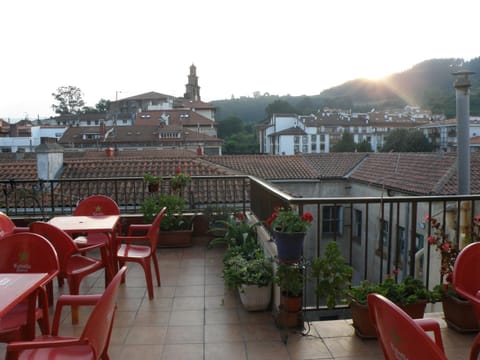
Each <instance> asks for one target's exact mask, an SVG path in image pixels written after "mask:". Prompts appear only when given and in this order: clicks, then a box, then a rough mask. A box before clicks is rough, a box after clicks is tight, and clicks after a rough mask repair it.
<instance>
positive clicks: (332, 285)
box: [311, 241, 353, 309]
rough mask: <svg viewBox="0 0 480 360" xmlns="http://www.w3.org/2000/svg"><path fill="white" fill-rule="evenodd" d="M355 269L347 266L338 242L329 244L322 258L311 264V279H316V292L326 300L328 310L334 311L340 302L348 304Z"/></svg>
mask: <svg viewBox="0 0 480 360" xmlns="http://www.w3.org/2000/svg"><path fill="white" fill-rule="evenodd" d="M352 273H353V268H352V267H351V266H350V265H347V264H345V259H344V258H343V256H341V254H340V249H339V248H338V244H337V242H336V241H331V242H329V243H328V244H327V246H326V248H325V251H324V253H323V255H322V256H321V257H318V258H316V259H314V260H313V261H312V263H311V277H312V278H314V279H316V287H315V292H316V295H317V297H318V298H320V299H321V298H324V299H325V304H326V305H327V308H329V309H333V308H334V307H335V306H336V305H337V303H338V302H341V303H346V302H347V299H346V295H347V290H348V288H349V287H350V281H351V279H352Z"/></svg>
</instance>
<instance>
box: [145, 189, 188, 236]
mask: <svg viewBox="0 0 480 360" xmlns="http://www.w3.org/2000/svg"><path fill="white" fill-rule="evenodd" d="M164 206H166V207H167V210H166V211H165V215H164V216H163V219H162V222H161V224H160V229H161V230H162V231H172V230H186V229H188V228H189V224H188V223H187V222H186V221H185V219H184V216H183V210H184V208H185V200H184V199H183V198H181V197H179V196H178V195H164V194H157V195H152V196H149V197H148V198H146V199H145V200H144V201H143V202H142V204H141V209H142V212H143V217H144V220H145V222H146V223H151V222H152V221H153V219H155V217H156V216H157V214H158V213H159V212H160V210H161V209H162V208H163V207H164Z"/></svg>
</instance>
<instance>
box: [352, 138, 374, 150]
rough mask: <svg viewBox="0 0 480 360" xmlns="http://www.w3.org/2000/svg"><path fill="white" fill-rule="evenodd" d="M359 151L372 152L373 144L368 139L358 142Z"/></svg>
mask: <svg viewBox="0 0 480 360" xmlns="http://www.w3.org/2000/svg"><path fill="white" fill-rule="evenodd" d="M356 149H357V152H372V151H373V150H372V145H371V144H370V143H369V142H368V141H367V140H363V141H362V142H361V143H358V144H356Z"/></svg>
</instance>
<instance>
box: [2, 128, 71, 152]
mask: <svg viewBox="0 0 480 360" xmlns="http://www.w3.org/2000/svg"><path fill="white" fill-rule="evenodd" d="M66 129H67V128H66V127H65V126H58V127H54V126H32V127H31V130H30V136H5V137H0V151H1V152H34V151H35V147H36V146H38V145H40V144H41V139H42V138H55V139H57V140H59V139H60V138H61V137H62V135H63V133H64V132H65V130H66Z"/></svg>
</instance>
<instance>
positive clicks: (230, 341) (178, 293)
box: [0, 239, 474, 360]
mask: <svg viewBox="0 0 480 360" xmlns="http://www.w3.org/2000/svg"><path fill="white" fill-rule="evenodd" d="M158 253H159V259H160V264H161V265H160V267H161V269H160V271H161V277H162V286H161V287H160V288H158V287H156V288H155V299H154V300H152V301H150V300H149V299H148V296H147V294H146V289H145V280H144V275H143V271H142V270H141V268H140V267H139V266H137V265H136V264H132V265H130V267H129V270H128V274H127V283H126V285H122V286H121V290H120V299H119V301H118V311H117V315H116V318H115V324H114V330H113V334H112V340H111V345H110V350H109V353H110V357H111V359H112V360H115V359H118V360H127V359H128V360H132V359H142V360H149V359H162V360H170V359H174V360H184V359H188V360H190V359H191V360H197V359H199V360H200V359H229V360H236V359H238V360H246V359H248V360H260V359H268V360H270V359H382V358H383V355H382V353H381V350H380V347H379V344H378V342H377V341H376V340H361V339H359V338H358V337H357V336H355V335H354V333H353V328H352V326H351V320H337V321H319V322H312V323H310V324H306V327H307V328H308V329H309V331H308V332H306V334H300V333H295V332H288V333H286V332H285V331H281V330H279V329H278V328H277V327H276V326H275V323H274V320H273V318H272V315H271V313H270V312H261V313H249V312H246V311H244V310H243V309H242V307H241V305H240V303H239V300H238V299H237V296H235V295H234V294H232V293H231V292H229V291H227V290H225V288H224V285H223V279H222V278H221V276H220V274H221V270H222V261H221V260H222V256H223V251H222V250H221V249H211V250H208V249H207V248H206V243H205V241H203V240H202V239H197V240H196V243H195V246H193V247H191V248H185V249H161V250H159V251H158ZM103 285H104V283H103V274H102V273H100V274H97V275H96V276H91V277H89V278H87V279H85V280H84V282H83V289H82V291H83V292H84V293H86V292H88V293H98V292H101V291H102V290H103ZM87 316H88V312H86V311H84V312H82V313H81V320H83V321H84V320H85V319H86V318H87ZM433 316H436V317H437V318H438V319H440V320H441V314H433ZM442 323H443V321H442ZM82 325H83V324H80V325H79V326H72V325H71V324H70V318H69V314H68V313H65V314H64V321H63V325H62V328H61V331H62V334H68V335H69V334H79V333H80V331H81V330H82ZM308 325H309V326H308ZM442 326H443V330H442V331H443V339H444V343H445V346H446V352H447V356H448V358H449V359H467V358H468V352H469V348H470V344H471V342H472V340H473V338H474V335H472V334H459V333H456V332H454V331H453V330H450V329H448V328H446V327H445V324H442ZM285 335H288V338H287V342H286V343H285V342H284V341H283V339H285ZM4 352H5V344H0V358H3V357H4Z"/></svg>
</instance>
